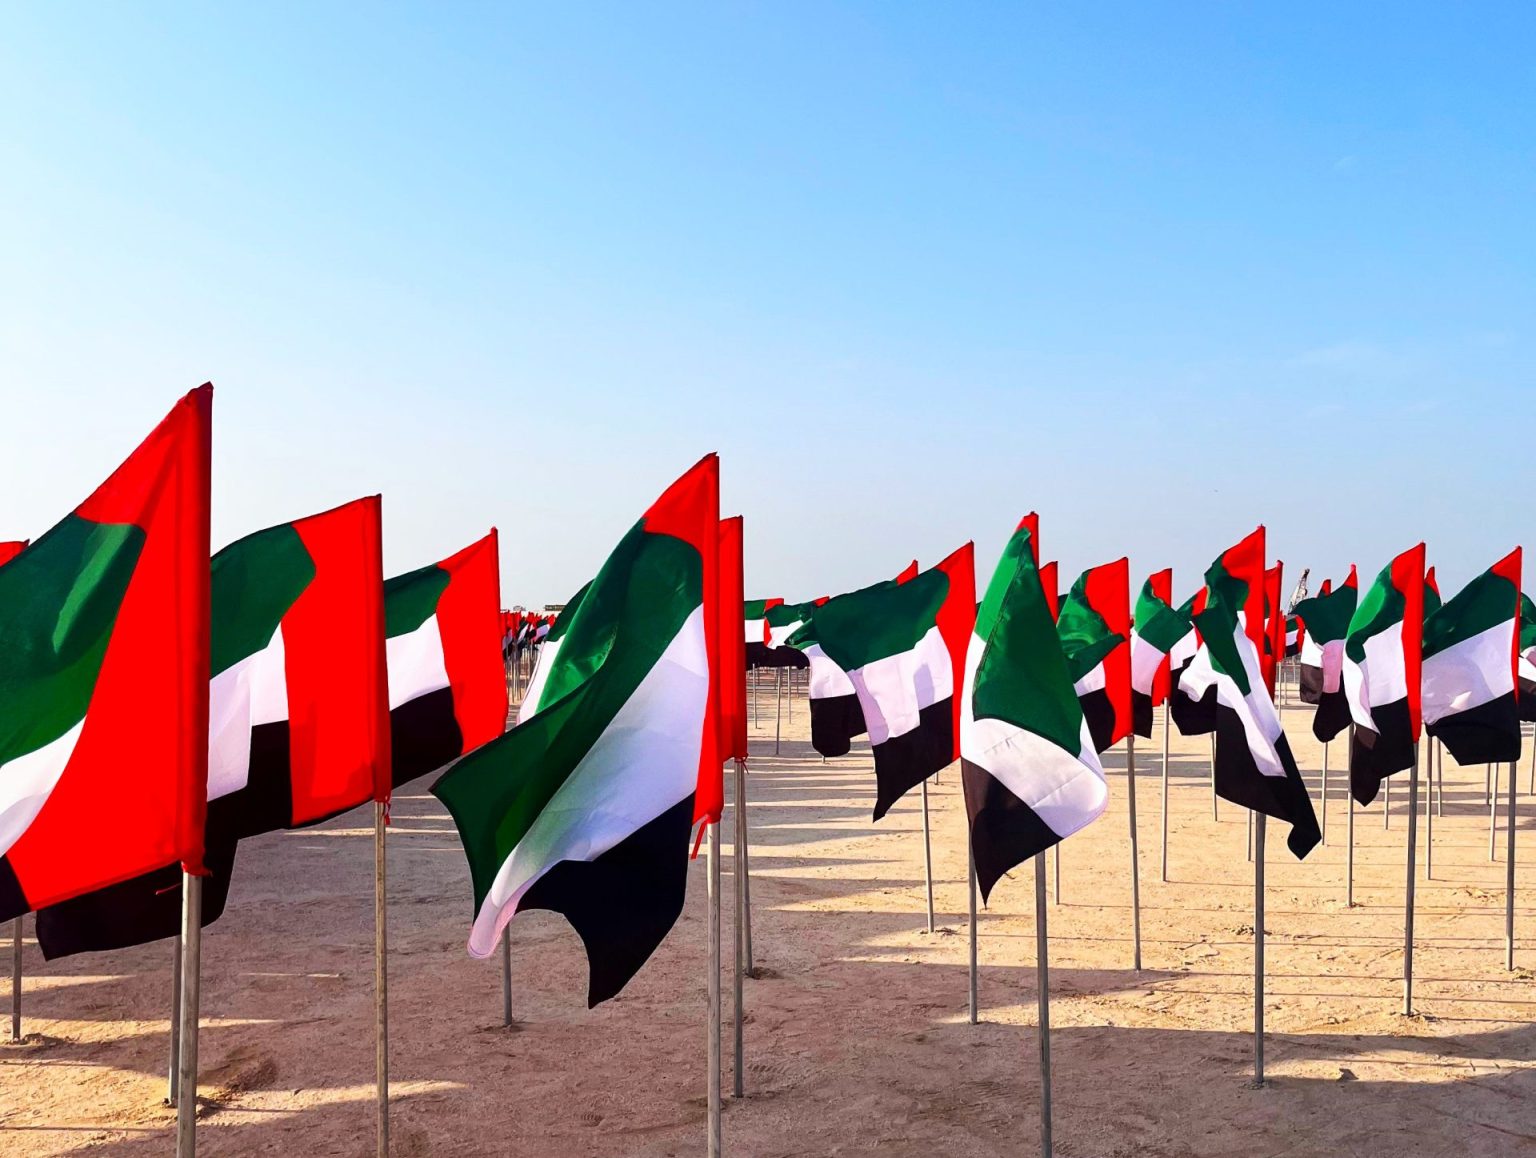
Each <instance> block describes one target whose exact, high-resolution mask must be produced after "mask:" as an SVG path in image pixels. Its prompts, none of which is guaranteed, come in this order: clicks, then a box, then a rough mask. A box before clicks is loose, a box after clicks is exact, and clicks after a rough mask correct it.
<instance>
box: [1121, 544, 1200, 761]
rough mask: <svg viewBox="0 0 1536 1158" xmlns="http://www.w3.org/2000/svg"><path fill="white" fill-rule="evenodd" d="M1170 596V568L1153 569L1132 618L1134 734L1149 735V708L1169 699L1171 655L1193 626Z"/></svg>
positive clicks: (1171, 595) (1150, 724)
mask: <svg viewBox="0 0 1536 1158" xmlns="http://www.w3.org/2000/svg"><path fill="white" fill-rule="evenodd" d="M1172 599H1173V571H1172V570H1171V569H1164V570H1162V571H1158V572H1156V573H1155V574H1153V575H1151V576H1150V577H1149V578H1148V579H1147V581H1146V582H1145V583H1143V584H1142V585H1141V594H1140V595H1138V596H1137V597H1136V612H1135V615H1134V616H1133V617H1132V621H1131V720H1132V724H1133V726H1134V730H1135V732H1136V734H1137V735H1138V736H1143V737H1146V738H1151V735H1152V710H1153V709H1154V708H1157V707H1160V706H1161V705H1162V704H1164V703H1165V702H1166V701H1167V699H1168V691H1169V685H1170V679H1171V677H1172V661H1171V659H1170V656H1171V655H1172V653H1173V651H1174V649H1175V648H1176V647H1177V646H1178V644H1179V641H1180V640H1182V639H1183V638H1184V637H1185V636H1186V635H1188V634H1189V633H1190V632H1191V631H1192V630H1193V629H1194V625H1193V623H1191V622H1190V619H1189V617H1188V616H1187V615H1184V614H1181V613H1180V610H1179V609H1177V608H1175V607H1174V606H1173V605H1172Z"/></svg>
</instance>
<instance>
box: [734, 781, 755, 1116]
mask: <svg viewBox="0 0 1536 1158" xmlns="http://www.w3.org/2000/svg"><path fill="white" fill-rule="evenodd" d="M746 771H747V769H746V765H745V763H743V762H742V761H741V760H739V759H738V760H737V761H736V848H735V850H734V851H735V854H736V856H735V862H736V863H735V865H734V866H733V867H734V868H735V870H736V961H735V966H736V968H735V970H734V973H735V975H736V976H735V981H734V985H733V988H732V999H733V1000H734V1001H735V1010H734V1012H735V1016H736V1057H735V1066H734V1068H733V1069H732V1071H731V1074H732V1079H733V1081H734V1085H733V1086H732V1088H731V1092H732V1093H733V1094H734V1095H735V1096H736V1097H737V1098H744V1097H746V1085H745V1083H746V1078H745V1076H744V1074H743V1069H744V1067H745V1064H746V1063H745V1060H744V1059H745V1055H746V1041H745V1038H744V1029H743V1027H744V1025H745V1024H746V1022H745V1018H746V1010H745V1007H744V1003H743V996H744V995H743V993H742V986H743V979H744V978H745V977H746V975H747V970H748V969H750V968H751V967H752V966H751V965H750V964H748V952H749V950H748V948H747V946H748V944H749V938H750V936H751V920H752V915H751V910H750V909H748V908H747V776H746Z"/></svg>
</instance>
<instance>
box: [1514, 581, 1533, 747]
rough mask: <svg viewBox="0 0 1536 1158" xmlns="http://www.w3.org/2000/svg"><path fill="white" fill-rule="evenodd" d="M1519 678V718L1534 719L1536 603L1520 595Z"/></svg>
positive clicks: (1517, 671) (1517, 670) (1517, 669)
mask: <svg viewBox="0 0 1536 1158" xmlns="http://www.w3.org/2000/svg"><path fill="white" fill-rule="evenodd" d="M1515 671H1516V676H1517V678H1518V680H1519V693H1520V699H1519V702H1520V718H1521V719H1522V720H1525V721H1527V722H1530V721H1532V720H1536V603H1533V602H1532V601H1531V597H1530V596H1529V595H1525V594H1523V593H1522V594H1521V596H1520V659H1519V662H1518V664H1517V665H1516V668H1515Z"/></svg>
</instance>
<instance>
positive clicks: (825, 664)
mask: <svg viewBox="0 0 1536 1158" xmlns="http://www.w3.org/2000/svg"><path fill="white" fill-rule="evenodd" d="M805 658H806V659H807V660H809V661H810V664H811V676H810V684H809V686H810V697H811V699H813V700H830V699H833V698H835V697H837V696H851V695H853V694H854V686H853V681H852V680H851V679H849V678H848V673H847V672H845V671H844V670H843V669H842V668H840V667H838V666H837V664H835V663H833V662H832V660H831V658H830V657H829V656H828V655H827V653H826V652H824V651H822V650H821V644H819V643H813V644H811V645H810V646H809V647H807V648H806V649H805Z"/></svg>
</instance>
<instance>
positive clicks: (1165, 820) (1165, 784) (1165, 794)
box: [1163, 700, 1169, 884]
mask: <svg viewBox="0 0 1536 1158" xmlns="http://www.w3.org/2000/svg"><path fill="white" fill-rule="evenodd" d="M1168 716H1169V712H1168V701H1167V700H1164V701H1163V883H1164V884H1167V883H1168Z"/></svg>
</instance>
